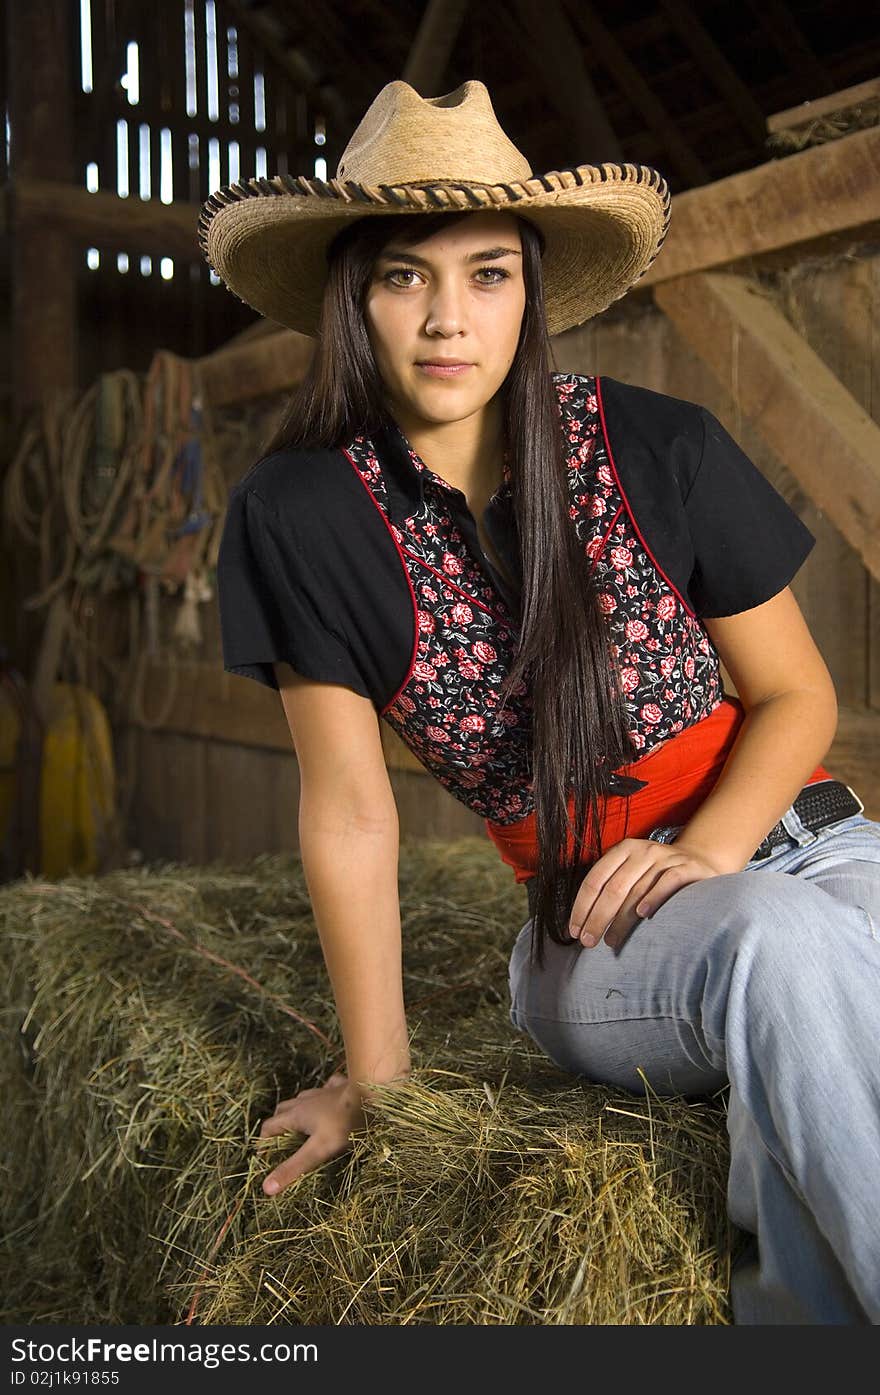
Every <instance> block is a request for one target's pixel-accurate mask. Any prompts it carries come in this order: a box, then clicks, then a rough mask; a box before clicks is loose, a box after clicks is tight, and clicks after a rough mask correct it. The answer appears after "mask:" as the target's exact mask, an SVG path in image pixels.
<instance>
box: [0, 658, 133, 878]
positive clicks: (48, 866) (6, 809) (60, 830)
mask: <svg viewBox="0 0 880 1395" xmlns="http://www.w3.org/2000/svg"><path fill="white" fill-rule="evenodd" d="M20 727H21V721H20V715H19V713H18V711H17V709H16V707H15V706H14V704H13V703H12V702H10V701H9V700H8V698H6V699H5V700H0V769H2V776H0V838H5V837H6V836H7V833H8V831H9V827H10V820H11V818H12V816H13V811H14V804H15V798H16V787H15V780H16V776H15V769H14V766H15V757H16V748H17V745H18V739H19V732H20ZM115 809H116V771H115V765H114V760H113V738H112V733H111V730H110V723H109V721H108V720H107V714H106V712H105V710H104V707H103V706H102V704H101V702H100V701H99V700H98V698H97V697H96V696H95V694H94V693H93V692H92V691H91V689H90V688H87V687H85V686H83V685H82V684H79V683H55V684H53V686H52V697H51V703H50V707H49V718H48V722H47V725H46V730H45V733H44V738H43V753H42V766H41V773H40V869H39V870H40V875H41V876H44V877H63V876H66V875H69V874H73V875H75V876H88V875H90V874H92V873H96V872H99V871H100V870H102V867H103V859H104V855H105V852H106V850H107V846H108V842H109V840H110V838H111V837H112V834H113V830H114V823H115Z"/></svg>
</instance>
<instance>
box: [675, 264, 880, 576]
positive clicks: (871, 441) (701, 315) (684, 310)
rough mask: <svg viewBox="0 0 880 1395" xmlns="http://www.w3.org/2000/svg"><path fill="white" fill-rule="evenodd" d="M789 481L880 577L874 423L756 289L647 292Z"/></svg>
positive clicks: (687, 287)
mask: <svg viewBox="0 0 880 1395" xmlns="http://www.w3.org/2000/svg"><path fill="white" fill-rule="evenodd" d="M655 298H656V301H657V304H658V305H659V306H660V307H661V309H662V310H663V311H664V312H665V313H666V314H667V315H668V316H669V318H670V319H671V320H672V322H673V324H674V325H675V327H676V329H678V330H679V332H680V333H681V334H682V336H683V337H684V338H685V339H686V340H687V342H688V344H689V345H690V347H691V348H692V349H693V350H694V351H695V352H696V353H697V354H698V355H699V357H700V358H701V359H702V360H703V362H704V363H706V364H707V365H708V366H709V368H711V370H712V372H713V373H714V374H715V376H716V377H717V378H718V380H719V382H721V383H722V384H723V385H724V387H726V388H728V389H730V388H731V386H732V385H733V384H735V388H733V392H734V395H735V397H736V399H737V401H738V403H739V404H740V406H741V407H742V410H743V411H744V412H745V414H746V415H747V416H748V417H749V419H750V421H752V422H753V424H754V425H755V426H756V427H757V429H758V430H759V431H760V432H761V435H762V436H763V437H764V439H765V440H766V441H767V443H768V444H769V445H770V446H771V447H772V449H773V451H774V452H775V454H776V455H777V457H778V458H779V460H781V461H782V463H783V464H784V465H785V466H786V467H787V469H788V470H790V471H791V473H792V475H793V476H794V478H795V479H796V480H797V481H798V483H799V484H800V485H801V486H802V488H803V489H804V490H805V491H806V493H807V494H808V495H809V496H810V498H811V499H812V500H813V501H814V502H815V503H816V504H817V506H818V507H819V508H820V509H821V510H822V511H823V512H824V513H825V514H827V516H828V518H829V519H830V520H831V522H832V523H833V524H834V525H835V527H836V528H838V529H839V531H840V532H841V533H842V534H843V536H844V538H846V540H847V542H848V543H849V545H850V547H852V548H853V549H854V550H855V551H856V552H857V553H858V554H859V556H860V557H861V559H862V561H863V562H864V564H865V566H866V567H867V568H868V569H869V571H870V572H871V573H872V574H873V575H874V576H876V577H878V578H880V426H878V425H877V423H876V422H875V421H874V420H873V419H872V418H871V417H870V416H869V415H868V413H867V412H866V411H865V410H864V408H863V407H862V406H861V405H860V404H859V403H858V402H857V401H856V399H855V398H854V397H853V396H852V395H851V393H849V392H848V391H847V390H846V388H845V387H844V386H843V384H842V383H841V382H840V380H839V379H838V378H837V377H835V375H834V374H833V373H832V372H831V370H830V368H828V367H827V365H826V364H825V363H823V361H822V360H821V359H820V358H819V356H818V354H816V353H815V352H814V350H813V349H811V348H810V346H809V344H808V343H807V342H806V340H805V339H804V338H803V337H802V335H800V334H799V333H798V331H797V330H796V329H795V328H794V327H793V326H792V325H791V324H790V323H789V321H788V320H787V319H786V318H785V316H784V315H783V314H782V312H781V311H780V310H779V309H778V308H777V306H776V303H775V301H774V300H772V299H770V298H769V297H768V296H767V294H766V293H765V292H764V291H763V290H762V289H761V288H760V287H759V286H758V285H757V284H756V283H754V282H752V281H747V280H744V279H742V278H740V277H737V276H730V275H723V274H718V273H708V274H703V275H698V276H686V277H682V278H681V279H679V280H677V281H667V282H666V283H665V284H664V285H662V286H658V287H657V289H656V291H655Z"/></svg>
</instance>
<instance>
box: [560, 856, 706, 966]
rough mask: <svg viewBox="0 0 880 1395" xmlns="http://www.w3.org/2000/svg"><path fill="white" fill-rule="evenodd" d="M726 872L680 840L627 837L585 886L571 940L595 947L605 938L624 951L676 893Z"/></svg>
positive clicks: (571, 926) (597, 866)
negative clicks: (634, 934) (641, 922)
mask: <svg viewBox="0 0 880 1395" xmlns="http://www.w3.org/2000/svg"><path fill="white" fill-rule="evenodd" d="M725 870H729V869H725V868H722V867H720V866H715V865H714V864H713V863H711V862H709V861H708V859H707V858H706V857H705V855H704V854H703V853H698V852H696V851H694V852H688V850H687V847H686V846H685V845H684V844H682V843H680V842H677V843H654V842H651V840H650V839H648V838H623V839H622V840H621V841H620V842H619V843H615V845H614V847H613V848H609V849H608V851H607V853H605V854H604V855H603V856H602V857H600V858H599V860H598V861H597V862H595V863H594V864H593V866H592V867H591V868H590V870H589V872H588V873H587V875H586V877H585V878H584V880H583V881H582V882H581V886H580V890H579V891H578V894H577V896H576V897H575V900H574V905H573V906H572V909H571V915H570V916H569V930H570V932H571V936H572V939H579V940H580V941H581V943H582V944H583V945H585V946H586V947H587V948H588V949H592V948H593V946H594V945H597V944H598V943H599V941H600V940H601V939H602V936H603V935H604V936H605V943H606V944H607V945H609V946H610V947H611V948H612V949H619V948H620V946H621V945H622V944H623V942H624V940H626V939H627V937H628V936H629V934H630V932H631V931H632V929H633V927H634V926H635V925H636V923H637V922H638V921H639V920H641V919H643V918H644V917H646V916H651V915H653V914H654V912H655V911H656V910H657V907H658V906H662V905H663V902H664V901H668V899H669V897H670V896H672V895H673V894H674V892H676V891H679V890H680V889H681V888H682V887H683V886H687V885H688V884H689V883H690V882H699V881H703V880H705V878H707V877H718V876H721V875H722V873H723V872H724V871H725ZM606 932H607V933H606Z"/></svg>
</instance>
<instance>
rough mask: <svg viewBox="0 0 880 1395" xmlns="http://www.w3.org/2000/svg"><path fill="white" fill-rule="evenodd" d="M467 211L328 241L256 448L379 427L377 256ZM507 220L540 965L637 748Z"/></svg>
mask: <svg viewBox="0 0 880 1395" xmlns="http://www.w3.org/2000/svg"><path fill="white" fill-rule="evenodd" d="M469 216H470V214H469V213H440V214H436V215H434V214H426V215H419V216H418V217H414V218H412V219H408V218H402V217H399V216H395V215H393V214H391V215H378V216H376V217H369V218H365V219H359V220H358V221H357V222H355V223H354V224H352V225H351V226H350V227H349V228H347V229H345V230H344V232H343V233H341V234H339V235H338V236H337V237H336V239H335V241H334V242H333V244H332V245H331V248H330V253H329V275H328V280H327V285H326V289H325V291H324V298H323V307H322V314H321V322H320V326H319V333H318V340H317V344H316V347H315V352H314V355H313V357H312V360H311V363H310V365H309V368H308V370H307V373H306V376H305V378H304V379H303V381H302V383H301V384H300V385H299V386H298V388H297V389H296V390H295V391H294V393H293V394H292V396H291V398H290V400H289V402H288V403H287V404H286V407H285V409H284V412H283V415H282V418H281V420H280V422H279V424H278V426H277V427H276V429H275V430H274V432H273V434H272V435H271V437H270V438H269V440H268V441H267V442H266V443H265V445H264V447H263V453H264V454H269V453H270V452H272V451H275V450H278V449H280V448H281V447H282V446H313V447H316V446H321V447H333V446H339V445H345V444H346V443H347V442H348V441H349V440H350V439H351V437H352V436H354V435H356V434H358V433H359V432H361V431H365V432H366V433H367V434H368V435H369V434H371V433H372V432H373V431H374V430H377V429H381V428H382V427H383V426H385V425H387V423H388V420H389V419H388V415H387V410H386V408H385V406H384V405H383V384H382V381H381V379H380V377H379V373H378V370H377V368H376V364H375V361H374V358H373V352H372V348H371V346H370V342H369V339H368V336H367V330H366V324H365V321H364V315H363V306H364V301H365V298H366V293H367V289H368V286H369V282H370V277H371V274H372V268H373V263H374V260H375V258H376V256H377V254H378V253H379V251H380V250H381V248H382V247H383V246H384V245H385V243H387V242H388V241H389V240H390V237H391V236H392V235H394V237H395V242H397V243H403V244H407V243H413V242H420V241H422V240H423V239H426V238H428V237H430V236H432V234H433V233H435V232H437V231H439V230H440V228H441V227H444V226H448V225H449V223H450V222H452V221H457V220H458V219H459V218H467V217H469ZM517 221H518V223H519V230H520V235H521V240H522V267H523V277H524V282H525V311H524V314H523V319H522V325H521V328H520V335H519V344H518V347H517V351H516V356H515V358H514V360H513V363H512V364H511V367H510V371H509V372H508V375H507V378H506V379H505V382H504V384H503V387H502V396H503V418H504V424H505V445H506V448H507V450H508V452H509V463H510V477H511V496H512V501H513V507H514V511H515V516H516V521H517V527H518V530H519V536H520V544H521V560H522V613H521V629H520V638H519V645H518V648H517V651H516V654H515V656H514V660H513V662H512V665H511V669H510V671H509V673H508V674H507V675H506V677H505V679H504V682H503V684H502V691H501V695H502V700H503V701H506V699H507V697H508V696H509V694H510V690H511V689H515V688H517V687H518V685H519V684H520V683H521V682H525V683H527V684H528V686H529V688H530V690H531V698H532V721H533V728H532V744H533V775H534V800H535V812H536V835H537V842H538V861H537V882H536V885H535V887H534V892H535V899H534V902H533V917H532V945H531V948H532V955H533V957H534V958H535V959H536V960H537V962H538V964H539V965H540V966H541V967H543V964H544V939H545V936H546V935H549V937H550V938H551V939H552V940H554V941H555V942H556V943H557V944H564V945H569V946H572V945H573V944H574V943H576V942H575V941H573V940H572V939H571V937H570V936H569V934H568V930H567V925H568V917H569V915H570V912H571V908H572V904H573V902H574V898H575V896H576V894H577V891H578V887H579V886H580V883H581V880H582V879H583V876H584V875H585V873H586V870H587V868H588V866H589V865H590V864H591V863H592V862H593V861H594V860H595V858H597V857H599V856H601V853H602V841H601V833H600V817H601V815H600V807H599V806H600V801H602V800H603V799H604V795H605V793H606V791H607V789H608V785H609V779H610V776H611V774H612V772H614V771H615V770H616V769H617V768H618V766H620V765H622V764H627V763H629V762H630V761H632V760H633V759H634V749H633V746H632V744H631V742H630V739H629V734H628V721H627V715H626V709H625V707H624V703H623V698H622V695H621V689H620V684H619V680H618V677H617V666H616V664H615V663H614V660H613V656H612V651H611V645H610V640H609V636H608V630H607V621H606V620H605V618H604V616H603V615H602V613H601V611H600V609H599V600H598V588H597V586H596V584H595V582H594V580H593V577H592V574H591V568H590V566H589V564H588V560H587V557H586V554H585V551H584V548H583V546H582V544H581V543H580V542H579V540H578V538H577V535H576V533H575V530H574V528H573V526H572V522H571V517H570V514H569V508H570V502H571V501H570V497H569V493H568V485H567V461H566V456H565V450H564V443H563V438H562V430H561V418H560V411H559V404H558V399H557V397H556V392H555V389H554V386H553V381H552V377H551V373H552V371H553V356H552V349H551V343H550V337H549V335H548V333H547V324H546V319H545V315H544V283H543V277H542V274H541V251H542V244H543V239H542V238H541V234H540V232H539V231H538V229H537V228H536V227H535V226H534V225H533V224H531V223H529V222H528V221H527V220H526V219H525V218H518V219H517ZM569 799H571V800H572V801H573V813H574V825H573V827H572V823H571V820H570V817H569V809H568V800H569ZM569 834H571V835H572V839H573V841H572V844H571V848H569V846H568V841H567V840H568V837H569ZM578 849H580V850H581V853H582V856H580V857H579V856H578V855H577V850H578Z"/></svg>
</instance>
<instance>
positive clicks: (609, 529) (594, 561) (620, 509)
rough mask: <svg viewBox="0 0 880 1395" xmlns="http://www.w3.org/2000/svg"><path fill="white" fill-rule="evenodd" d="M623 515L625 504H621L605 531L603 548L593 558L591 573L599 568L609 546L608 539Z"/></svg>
mask: <svg viewBox="0 0 880 1395" xmlns="http://www.w3.org/2000/svg"><path fill="white" fill-rule="evenodd" d="M622 513H623V504H621V506H620V508H619V509H618V510H617V513H616V514H615V515H614V517H613V518H612V520H611V522H610V523H609V524H608V527H607V528H606V529H605V536H604V538H603V539H602V546H601V547H600V548H599V551H598V552H597V553H596V555H595V557H594V558H593V565H592V566H591V567H590V571H591V572H594V571H595V570H596V567H597V566H598V564H599V559H600V557H601V556H602V553H603V552H604V551H605V548H606V547H607V545H608V539H609V538H610V537H611V529H612V528H613V527H614V525H615V523H616V522H617V520H618V518H619V517H620V515H621V514H622Z"/></svg>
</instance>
